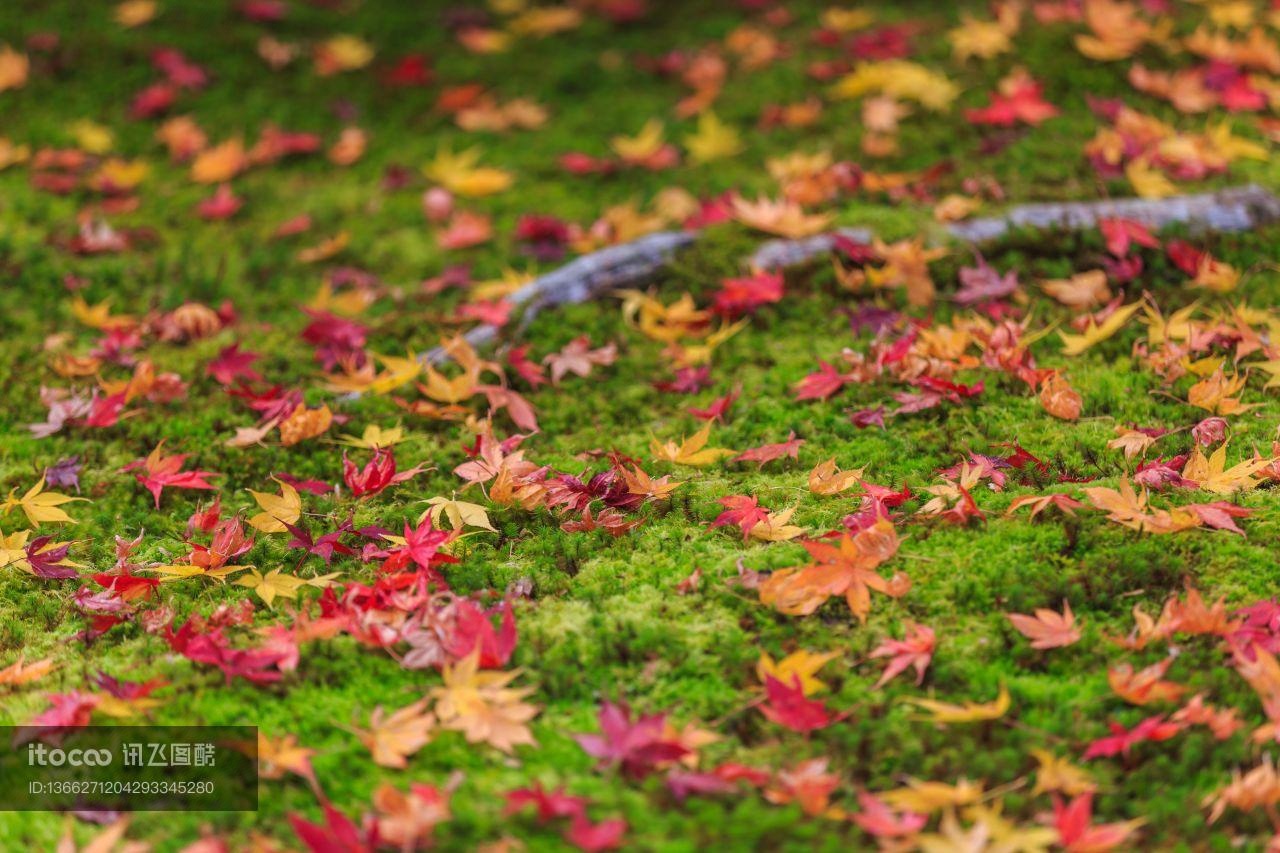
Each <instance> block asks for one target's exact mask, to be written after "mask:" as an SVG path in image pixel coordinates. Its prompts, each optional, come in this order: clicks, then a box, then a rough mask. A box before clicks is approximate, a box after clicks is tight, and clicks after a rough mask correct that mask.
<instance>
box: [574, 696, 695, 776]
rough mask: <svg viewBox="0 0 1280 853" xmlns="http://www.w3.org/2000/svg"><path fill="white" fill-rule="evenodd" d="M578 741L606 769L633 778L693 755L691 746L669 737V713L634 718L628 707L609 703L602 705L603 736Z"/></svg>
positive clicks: (575, 737)
mask: <svg viewBox="0 0 1280 853" xmlns="http://www.w3.org/2000/svg"><path fill="white" fill-rule="evenodd" d="M574 740H576V741H577V742H578V745H579V746H581V747H582V749H583V750H584V751H585V752H586V753H587V754H588V755H590V756H593V757H594V758H598V759H599V760H600V765H601V766H602V767H612V766H618V767H621V768H622V772H623V774H624V775H626V776H630V777H631V778H633V779H641V778H644V777H645V776H648V775H649V774H650V773H652V772H654V771H655V770H656V769H657V768H658V765H661V764H665V763H668V762H672V761H679V760H680V759H681V758H683V757H684V756H686V755H688V754H689V749H688V747H686V746H685V745H684V744H682V743H680V742H679V741H676V740H672V739H671V737H670V736H669V735H668V734H667V715H666V714H640V715H639V716H637V717H636V718H635V719H632V717H631V709H630V708H628V707H627V706H626V704H624V703H621V702H619V703H614V702H609V701H607V700H606V701H605V702H604V704H603V705H601V706H600V734H598V735H596V734H582V735H574Z"/></svg>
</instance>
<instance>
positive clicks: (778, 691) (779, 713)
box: [760, 675, 833, 732]
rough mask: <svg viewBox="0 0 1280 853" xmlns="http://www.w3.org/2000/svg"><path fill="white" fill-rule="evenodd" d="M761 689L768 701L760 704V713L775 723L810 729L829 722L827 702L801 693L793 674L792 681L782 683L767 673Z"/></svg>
mask: <svg viewBox="0 0 1280 853" xmlns="http://www.w3.org/2000/svg"><path fill="white" fill-rule="evenodd" d="M764 689H765V693H766V695H767V696H768V701H767V702H766V703H765V704H763V705H761V706H760V713H762V714H764V715H765V716H766V717H768V718H769V719H770V720H772V721H773V722H775V723H777V724H778V725H780V726H785V727H787V728H789V729H791V730H792V731H793V732H811V731H814V730H816V729H824V728H826V727H827V726H829V725H831V721H832V719H833V717H832V716H831V712H830V711H828V710H827V706H826V705H824V704H822V703H821V702H819V701H817V700H816V699H809V698H808V697H806V696H805V695H804V690H802V689H801V687H800V677H799V676H794V675H793V676H792V677H791V683H790V684H785V683H783V682H782V681H779V680H778V679H776V678H774V677H773V676H772V675H770V676H768V677H766V678H765V682H764Z"/></svg>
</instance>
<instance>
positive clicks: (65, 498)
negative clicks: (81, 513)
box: [0, 475, 88, 527]
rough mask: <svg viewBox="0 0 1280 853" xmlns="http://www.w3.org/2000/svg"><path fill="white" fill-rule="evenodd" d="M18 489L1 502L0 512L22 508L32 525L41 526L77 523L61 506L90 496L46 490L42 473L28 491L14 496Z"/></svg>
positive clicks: (6, 512)
mask: <svg viewBox="0 0 1280 853" xmlns="http://www.w3.org/2000/svg"><path fill="white" fill-rule="evenodd" d="M17 491H18V490H17V489H13V490H11V491H10V492H9V497H8V498H7V499H6V500H5V502H4V503H3V504H0V512H3V513H4V514H6V515H7V514H8V513H9V512H10V511H11V510H13V509H17V508H21V509H22V511H23V512H24V513H26V515H27V520H28V521H30V522H31V525H32V527H39V526H40V525H41V524H75V523H76V520H75V519H74V518H72V517H71V516H69V515H67V513H66V512H65V511H64V510H62V509H60V508H59V507H61V506H63V505H64V504H69V503H71V502H72V501H88V498H76V497H72V496H71V495H64V494H60V493H58V492H46V491H45V490H44V476H43V475H41V477H40V481H39V482H37V483H36V484H35V485H34V486H32V487H31V488H30V489H28V490H27V493H26V494H25V495H23V496H22V497H21V498H15V497H14V494H16V493H17Z"/></svg>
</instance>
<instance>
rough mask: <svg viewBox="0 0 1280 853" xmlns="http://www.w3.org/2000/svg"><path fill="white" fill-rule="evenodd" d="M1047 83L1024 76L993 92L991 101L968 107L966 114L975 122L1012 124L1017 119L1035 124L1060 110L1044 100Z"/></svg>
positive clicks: (1000, 124)
mask: <svg viewBox="0 0 1280 853" xmlns="http://www.w3.org/2000/svg"><path fill="white" fill-rule="evenodd" d="M1043 92H1044V86H1042V85H1041V84H1040V83H1036V82H1035V81H1034V80H1021V81H1018V82H1017V83H1016V84H1014V85H1012V86H1009V87H1007V89H1006V90H1005V91H1000V92H997V93H995V94H993V95H992V96H991V103H990V104H988V105H987V106H985V107H982V108H981V109H976V110H965V111H964V117H965V118H967V119H968V120H969V121H970V122H972V123H973V124H992V125H997V126H1000V127H1012V126H1013V125H1015V124H1017V123H1018V122H1023V123H1025V124H1031V125H1036V124H1039V123H1040V122H1042V121H1045V120H1046V119H1050V118H1053V117H1054V116H1056V115H1057V114H1058V108H1057V107H1055V106H1054V105H1053V104H1051V103H1049V102H1048V101H1046V100H1044V98H1043V97H1042V94H1043Z"/></svg>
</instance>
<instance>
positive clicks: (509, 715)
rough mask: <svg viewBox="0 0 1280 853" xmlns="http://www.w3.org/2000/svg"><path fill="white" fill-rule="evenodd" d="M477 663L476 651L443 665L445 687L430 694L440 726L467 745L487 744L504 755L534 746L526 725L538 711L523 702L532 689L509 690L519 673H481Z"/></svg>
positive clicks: (478, 654) (478, 659)
mask: <svg viewBox="0 0 1280 853" xmlns="http://www.w3.org/2000/svg"><path fill="white" fill-rule="evenodd" d="M479 662H480V651H479V649H477V650H476V651H474V652H472V653H471V654H470V655H468V656H467V657H466V658H463V659H462V660H460V661H458V662H457V663H456V664H445V665H444V669H443V671H442V673H441V675H442V676H443V678H444V685H443V686H442V687H436V688H432V690H431V696H432V697H433V698H434V699H435V701H436V706H435V711H436V716H437V717H438V718H439V721H440V724H441V725H442V726H443V727H444V728H446V729H452V730H454V731H460V732H462V733H463V734H464V735H465V736H466V738H467V742H468V743H488V744H490V745H491V746H494V747H497V748H498V749H500V750H502V751H503V752H507V753H509V752H511V751H512V750H513V749H514V748H515V747H516V746H518V745H520V744H524V745H527V746H536V745H537V742H536V741H535V740H534V739H533V734H532V733H531V732H530V731H529V726H528V723H529V721H530V720H532V719H533V718H534V717H535V716H537V714H538V709H537V708H536V707H535V706H533V705H531V704H529V703H527V702H525V701H524V699H525V698H526V697H527V696H528V695H529V694H530V693H532V692H533V688H530V687H519V688H513V687H509V686H508V685H509V684H510V683H511V681H512V680H514V679H515V678H516V677H517V676H519V675H520V671H519V670H512V671H511V672H495V671H489V670H487V671H481V670H480V669H479Z"/></svg>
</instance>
